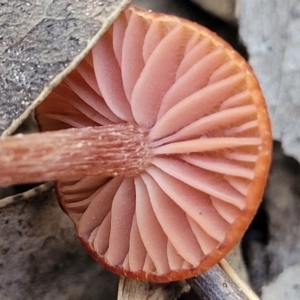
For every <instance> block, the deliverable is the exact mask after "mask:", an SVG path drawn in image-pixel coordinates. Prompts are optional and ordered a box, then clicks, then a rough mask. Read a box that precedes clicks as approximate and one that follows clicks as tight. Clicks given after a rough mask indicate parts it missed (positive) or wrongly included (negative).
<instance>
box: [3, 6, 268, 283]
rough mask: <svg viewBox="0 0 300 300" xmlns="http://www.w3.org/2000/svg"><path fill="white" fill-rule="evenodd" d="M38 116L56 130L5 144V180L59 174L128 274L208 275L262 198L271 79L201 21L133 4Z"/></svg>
mask: <svg viewBox="0 0 300 300" xmlns="http://www.w3.org/2000/svg"><path fill="white" fill-rule="evenodd" d="M36 117H37V120H38V122H39V124H40V128H41V130H42V131H46V132H45V133H38V134H35V135H31V137H30V136H26V137H22V138H7V139H4V140H2V142H1V143H0V153H2V154H1V155H2V159H0V164H1V168H2V170H3V173H2V174H1V176H0V183H1V182H2V183H3V184H9V183H16V182H22V181H39V180H58V183H57V193H58V195H59V199H60V203H61V206H62V208H63V209H64V211H65V212H66V213H67V214H68V215H69V216H70V218H71V219H72V220H73V222H74V224H75V227H76V231H77V235H78V237H79V239H80V240H81V242H82V244H83V245H84V246H85V247H86V249H87V250H88V251H89V253H90V254H91V255H92V256H93V257H94V258H95V259H96V260H97V261H99V262H100V263H102V264H103V265H104V266H106V267H107V268H108V269H109V270H111V271H113V272H115V273H118V274H120V275H125V276H129V277H131V278H136V279H147V280H150V281H156V282H166V281H172V280H180V279H184V278H188V277H192V276H195V275H197V274H200V273H202V272H204V271H206V270H207V269H208V268H210V267H211V266H212V265H214V264H216V263H217V262H218V261H219V260H220V259H221V258H222V257H224V256H225V255H226V253H227V252H228V251H229V250H230V249H231V248H232V247H233V246H234V245H235V244H236V243H237V242H238V241H239V240H240V238H241V237H242V235H243V233H244V232H245V230H246V228H247V227H248V225H249V223H250V222H251V219H252V217H253V216H254V214H255V212H256V210H257V207H258V205H259V203H260V201H261V197H262V194H263V190H264V187H265V183H266V178H267V173H268V168H269V164H270V159H271V133H270V125H269V119H268V114H267V110H266V107H265V102H264V99H263V96H262V93H261V90H260V87H259V84H258V82H257V80H256V78H255V76H254V74H253V72H252V70H251V68H250V67H249V66H248V65H247V63H246V62H245V61H244V59H243V58H242V57H241V56H240V55H239V54H237V53H236V52H235V51H234V50H233V49H232V48H231V47H230V46H229V45H228V44H227V43H226V42H224V41H223V40H222V39H220V38H219V37H218V36H217V35H216V34H214V33H213V32H211V31H209V30H208V29H206V28H204V27H202V26H200V25H198V24H195V23H192V22H189V21H187V20H183V19H180V18H177V17H174V16H168V15H163V14H157V13H153V12H149V11H143V10H139V9H137V8H134V7H129V8H128V9H126V10H125V11H124V12H123V13H122V14H121V15H120V16H119V18H118V19H117V20H116V21H115V22H114V24H113V25H112V26H111V28H110V29H109V30H108V31H107V32H106V34H105V35H104V36H103V37H102V38H101V39H100V40H99V42H98V43H97V44H96V46H95V47H94V48H93V50H92V51H91V53H90V54H89V55H88V56H87V57H86V58H85V59H84V60H83V61H82V62H81V63H80V65H79V66H78V67H77V68H76V69H75V70H74V71H73V72H72V73H71V74H70V75H69V76H68V77H67V78H66V79H65V80H64V81H63V82H62V83H61V84H60V85H59V86H58V87H57V88H56V89H55V90H53V92H52V93H51V94H50V96H49V97H48V98H47V99H46V100H45V101H44V102H43V103H42V104H41V105H40V106H39V107H38V108H37V110H36ZM72 127H75V128H72ZM70 128H72V129H70ZM51 131H52V132H51ZM22 140H24V143H23V144H24V147H23V146H22V147H23V148H22V147H21V146H20V143H21V141H22ZM20 149H21V150H20ZM1 151H2V152H1ZM5 157H6V159H5ZM12 166H13V167H12Z"/></svg>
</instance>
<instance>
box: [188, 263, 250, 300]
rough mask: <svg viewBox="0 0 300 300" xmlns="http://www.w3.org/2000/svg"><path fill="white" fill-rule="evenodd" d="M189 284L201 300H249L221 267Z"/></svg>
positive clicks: (213, 268)
mask: <svg viewBox="0 0 300 300" xmlns="http://www.w3.org/2000/svg"><path fill="white" fill-rule="evenodd" d="M187 282H188V283H189V284H190V285H191V287H192V288H193V289H194V291H195V292H196V293H197V294H198V295H199V296H200V299H201V300H247V297H246V295H245V294H244V293H243V292H242V291H241V289H240V288H239V287H238V286H236V284H235V283H234V282H233V281H232V279H231V278H230V277H228V276H227V274H226V273H225V272H224V271H223V270H222V268H221V267H220V266H219V265H215V266H214V267H212V268H210V269H209V270H208V271H206V272H205V273H203V274H201V275H199V276H197V277H193V278H190V279H188V280H187Z"/></svg>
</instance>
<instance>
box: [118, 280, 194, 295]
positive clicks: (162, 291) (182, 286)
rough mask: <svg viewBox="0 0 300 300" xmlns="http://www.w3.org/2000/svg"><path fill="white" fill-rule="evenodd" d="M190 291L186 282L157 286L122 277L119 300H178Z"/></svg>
mask: <svg viewBox="0 0 300 300" xmlns="http://www.w3.org/2000/svg"><path fill="white" fill-rule="evenodd" d="M189 289H190V286H189V285H188V284H187V283H186V282H185V281H177V282H170V283H161V284H157V283H150V282H147V281H139V280H133V279H129V278H126V277H121V278H120V281H119V288H118V299H117V300H176V299H178V298H179V297H180V296H181V295H182V294H183V293H185V292H188V291H189Z"/></svg>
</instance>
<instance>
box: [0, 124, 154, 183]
mask: <svg viewBox="0 0 300 300" xmlns="http://www.w3.org/2000/svg"><path fill="white" fill-rule="evenodd" d="M146 136H147V132H146V130H144V129H141V128H140V127H138V126H137V125H133V124H117V125H107V126H99V127H87V128H79V129H78V128H72V129H65V130H60V131H50V132H43V133H33V134H28V135H16V136H13V137H6V138H2V139H0V167H1V174H0V186H5V185H12V184H19V183H29V182H31V183H33V182H41V181H50V180H62V179H63V180H73V179H76V178H80V177H83V176H86V175H91V176H93V175H101V176H117V175H126V176H134V175H136V174H138V173H140V172H142V171H143V170H144V169H145V168H146V167H147V165H148V164H149V161H150V157H151V151H150V149H149V148H148V146H147V142H146Z"/></svg>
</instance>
